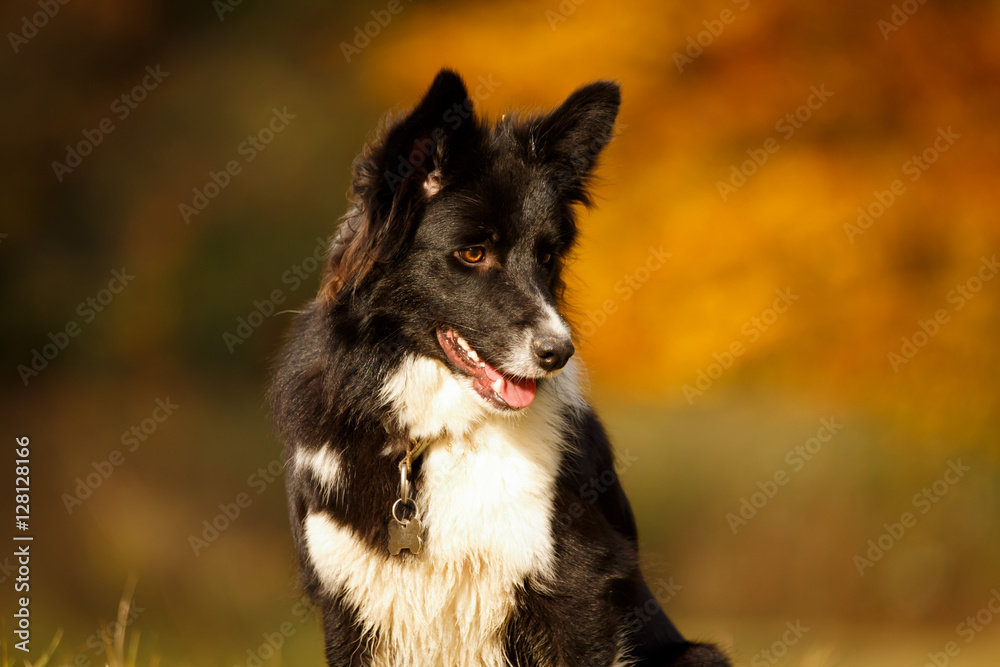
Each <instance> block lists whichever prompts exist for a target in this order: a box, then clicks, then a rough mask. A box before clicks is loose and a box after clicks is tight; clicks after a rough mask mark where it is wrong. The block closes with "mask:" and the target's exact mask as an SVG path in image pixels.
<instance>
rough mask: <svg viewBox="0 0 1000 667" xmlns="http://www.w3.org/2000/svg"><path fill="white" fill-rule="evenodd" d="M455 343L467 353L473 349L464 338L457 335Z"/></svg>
mask: <svg viewBox="0 0 1000 667" xmlns="http://www.w3.org/2000/svg"><path fill="white" fill-rule="evenodd" d="M455 341H456V342H457V343H458V346H459V347H460V348H462V349H463V350H465V351H466V352H468V351H469V350H471V349H472V348H471V347H469V344H468V343H466V342H465V339H464V338H462V337H461V336H458V335H456V336H455Z"/></svg>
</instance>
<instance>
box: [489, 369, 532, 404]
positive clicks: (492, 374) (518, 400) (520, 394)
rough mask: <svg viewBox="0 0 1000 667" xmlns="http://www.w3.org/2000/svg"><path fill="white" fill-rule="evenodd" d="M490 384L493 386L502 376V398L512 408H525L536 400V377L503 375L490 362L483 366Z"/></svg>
mask: <svg viewBox="0 0 1000 667" xmlns="http://www.w3.org/2000/svg"><path fill="white" fill-rule="evenodd" d="M483 370H484V371H486V377H487V379H488V380H489V385H490V387H492V385H493V383H494V382H496V380H497V378H502V384H501V385H500V391H499V392H497V393H499V394H500V398H502V399H503V400H504V402H505V403H506V404H507V405H509V406H510V407H512V408H524V407H527V406H529V405H531V402H532V401H533V400H535V379H534V378H513V377H509V376H507V375H501V374H500V372H499V371H497V369H495V368H493V367H492V366H490V365H489V364H486V365H485V366H483Z"/></svg>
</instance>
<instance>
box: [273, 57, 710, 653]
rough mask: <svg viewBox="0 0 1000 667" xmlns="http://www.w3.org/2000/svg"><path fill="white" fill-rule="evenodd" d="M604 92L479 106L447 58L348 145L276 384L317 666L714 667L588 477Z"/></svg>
mask: <svg viewBox="0 0 1000 667" xmlns="http://www.w3.org/2000/svg"><path fill="white" fill-rule="evenodd" d="M619 102H620V94H619V87H618V85H617V84H616V83H613V82H609V81H597V82H594V83H591V84H589V85H586V86H583V87H582V88H579V89H578V90H577V91H576V92H574V93H573V94H572V95H570V96H569V98H567V99H566V101H565V102H563V103H562V104H561V105H560V106H559V107H558V108H556V109H555V110H553V111H551V112H549V113H538V114H513V113H510V114H507V115H504V116H501V117H500V119H499V120H497V121H495V122H491V121H488V120H486V119H484V118H482V117H481V116H479V115H477V114H476V113H475V111H474V110H473V103H472V100H471V99H470V97H469V95H468V93H467V90H466V87H465V85H464V83H463V82H462V80H461V78H459V76H458V75H457V74H455V73H454V72H451V71H448V70H442V71H441V72H440V73H439V74H438V75H437V77H436V78H435V79H434V82H433V84H432V85H431V87H430V89H429V91H428V92H427V94H426V95H425V96H424V98H423V99H422V100H421V101H420V103H419V104H418V105H417V106H416V107H415V108H414V109H413V110H412V111H410V112H409V113H408V114H404V115H402V116H399V117H396V118H393V119H390V120H388V121H387V122H386V123H385V124H384V127H383V129H382V131H381V132H380V133H379V134H378V136H377V137H376V138H375V139H374V141H372V142H371V143H370V144H369V145H368V146H367V147H366V148H365V150H364V151H363V153H362V154H361V155H360V156H359V157H358V158H357V160H356V161H355V163H354V179H353V183H352V189H351V202H352V206H351V209H350V210H349V212H348V213H347V215H346V216H345V217H344V220H343V221H342V223H341V225H340V227H339V229H338V231H337V234H336V236H335V238H334V241H333V244H332V248H331V251H330V259H329V263H328V265H327V266H326V269H325V274H324V278H323V281H322V286H321V289H320V292H319V295H318V296H317V297H316V299H315V300H314V301H312V302H311V303H310V304H309V305H308V307H307V308H306V309H305V310H304V311H303V312H302V313H301V314H300V315H298V316H297V317H296V319H295V322H294V325H293V327H292V329H291V332H290V336H289V339H288V342H287V344H286V347H285V349H284V352H283V353H282V356H281V359H280V362H279V364H278V369H277V372H276V375H275V378H274V383H273V387H272V406H273V414H274V420H275V425H276V428H277V430H278V433H279V435H280V437H281V438H282V440H283V441H284V443H285V451H286V455H287V488H288V499H289V509H290V513H291V524H292V532H293V534H294V539H295V544H296V547H297V550H298V555H299V561H300V567H301V573H302V581H303V585H304V587H305V588H306V590H307V591H308V593H309V594H310V595H311V597H312V599H313V600H314V601H315V602H316V604H317V605H318V606H319V607H320V608H321V611H322V615H323V625H324V634H325V638H326V660H327V662H328V664H330V665H387V666H388V665H392V666H403V665H421V666H446V667H451V666H453V665H489V666H500V665H524V666H527V665H537V666H539V667H541V666H556V665H559V666H563V665H564V666H567V667H578V666H580V665H592V666H597V665H601V666H610V665H623V666H624V665H676V666H720V667H721V666H725V665H728V664H729V662H728V660H727V659H726V658H725V657H724V656H723V654H722V653H720V652H719V651H718V650H717V649H715V648H713V647H711V646H709V645H705V644H698V643H693V642H688V641H686V640H685V639H684V638H683V637H682V636H681V635H680V633H679V632H678V631H677V630H676V629H675V628H674V626H673V625H672V624H671V622H670V621H669V620H668V619H667V617H666V615H665V614H664V613H663V612H662V610H661V609H660V607H659V604H658V603H657V601H656V599H655V598H654V596H653V595H652V593H651V591H650V589H649V587H648V586H647V585H646V583H645V582H644V580H643V577H642V574H641V572H640V570H639V556H638V548H637V536H636V526H635V521H634V519H633V517H632V510H631V509H630V506H629V503H628V500H627V499H626V497H625V494H624V492H623V491H622V488H621V486H620V484H619V483H618V481H617V479H615V481H614V482H613V483H612V484H610V485H606V484H602V485H601V487H600V488H602V489H604V491H603V492H602V493H600V494H588V493H586V491H587V489H588V488H592V487H593V482H594V481H595V480H598V479H600V480H601V481H602V482H604V481H606V480H607V479H608V477H609V476H613V474H614V460H613V456H612V451H611V446H610V445H609V443H608V438H607V436H606V434H605V432H604V429H603V427H602V426H601V423H600V422H599V421H598V419H597V417H596V416H595V414H594V411H593V409H592V408H591V407H590V406H589V405H588V404H587V402H586V401H585V399H584V397H583V396H582V394H581V389H580V380H579V376H580V368H579V366H578V364H577V363H576V359H574V358H573V352H574V349H573V342H572V334H571V330H570V328H569V326H567V324H566V321H565V319H564V318H563V316H562V315H561V314H560V305H561V302H562V293H563V281H562V279H561V273H562V271H563V265H564V262H565V261H566V256H567V253H568V252H569V251H570V249H571V248H572V247H573V242H574V240H575V238H576V235H577V226H576V222H575V215H574V208H575V207H576V205H578V204H583V205H589V204H590V196H589V194H588V190H587V185H588V181H589V180H590V178H591V174H592V172H593V170H594V166H595V162H596V159H597V156H598V154H599V153H600V152H601V151H602V150H603V149H604V147H605V146H606V145H607V143H608V142H609V141H610V139H611V137H612V133H613V129H614V123H615V118H616V116H617V115H618V106H619ZM594 495H596V498H595V497H594Z"/></svg>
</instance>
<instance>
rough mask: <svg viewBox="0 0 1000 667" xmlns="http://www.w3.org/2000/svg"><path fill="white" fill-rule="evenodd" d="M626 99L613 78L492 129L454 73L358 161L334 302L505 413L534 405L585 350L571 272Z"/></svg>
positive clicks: (334, 275)
mask: <svg viewBox="0 0 1000 667" xmlns="http://www.w3.org/2000/svg"><path fill="white" fill-rule="evenodd" d="M482 90H483V88H482V87H481V88H480V89H479V91H480V92H481V91H482ZM619 103H620V93H619V88H618V85H617V84H615V83H612V82H607V81H599V82H595V83H591V84H589V85H587V86H584V87H582V88H580V89H578V90H577V91H576V92H574V93H573V94H572V95H570V96H569V98H567V99H566V101H565V102H563V103H562V104H561V105H560V106H559V107H558V108H556V109H555V110H553V111H552V112H550V113H547V114H536V115H530V116H519V115H514V114H508V115H506V116H504V117H501V119H500V120H499V121H497V122H496V123H491V122H487V121H485V120H483V119H481V118H480V117H478V116H477V115H476V113H475V112H474V109H473V100H472V99H471V98H470V96H469V94H468V92H467V90H466V87H465V85H464V84H463V82H462V80H461V79H460V78H459V77H458V75H456V74H455V73H454V72H451V71H448V70H442V71H441V72H440V73H439V74H438V75H437V77H436V78H435V79H434V82H433V84H432V85H431V87H430V90H429V91H428V92H427V94H426V95H425V96H424V98H423V100H422V101H421V102H420V103H419V104H418V105H417V106H416V107H415V108H414V109H413V110H412V111H411V112H409V113H408V114H407V115H405V116H403V117H400V118H398V119H396V120H394V121H392V122H390V123H389V124H388V125H387V127H386V129H385V130H384V131H383V132H382V133H381V134H380V136H379V138H377V139H376V140H375V141H374V142H372V143H371V144H370V145H369V146H368V147H367V148H366V150H365V152H364V153H363V154H362V155H361V156H360V157H359V158H358V159H357V161H356V162H355V176H354V182H353V186H352V194H353V200H354V209H353V210H352V211H351V212H350V213H349V214H348V216H347V218H346V219H345V221H344V222H343V223H342V224H341V227H340V230H339V231H338V235H337V238H336V240H335V242H334V247H333V250H332V253H331V258H330V264H329V266H328V267H327V273H326V277H325V279H324V284H323V289H322V294H321V296H322V297H323V298H325V299H326V300H327V301H329V302H330V303H331V304H334V307H335V306H336V305H338V304H339V305H344V306H345V307H347V306H348V305H349V304H350V303H352V302H358V301H363V302H364V303H365V308H366V310H367V311H369V312H368V317H369V319H370V320H372V321H377V322H378V323H379V324H378V326H380V327H381V328H382V329H383V330H386V331H390V330H395V335H393V336H392V338H393V340H403V341H405V343H404V345H405V346H406V347H408V348H411V351H413V352H415V353H417V354H421V355H424V356H429V357H433V358H436V359H438V360H440V361H441V362H443V363H445V364H446V365H447V366H448V367H449V368H450V369H451V370H452V372H453V373H455V374H457V375H459V376H462V377H467V378H469V379H470V380H471V385H472V387H473V388H474V389H476V391H478V392H479V394H480V395H481V396H482V397H483V398H484V399H485V400H486V401H487V403H488V404H490V405H492V406H493V407H495V408H498V409H517V408H522V407H525V406H527V405H528V404H530V403H531V401H532V399H533V398H534V395H535V384H536V381H537V380H538V379H541V378H545V377H546V376H549V375H551V374H553V373H556V372H557V371H558V370H559V369H561V368H562V367H563V366H564V365H565V364H566V362H567V361H568V360H569V358H570V356H571V355H572V354H573V351H574V350H573V342H572V339H571V335H570V330H569V327H567V325H566V323H565V321H564V320H563V318H562V316H561V315H560V314H559V305H560V301H561V296H562V285H563V283H562V280H561V278H560V273H561V271H562V268H563V262H564V260H565V257H566V254H567V252H568V251H569V249H570V248H571V247H572V245H573V242H574V240H575V238H576V234H577V230H576V224H575V220H574V211H573V208H574V205H575V204H578V203H583V204H589V203H590V199H589V197H588V194H587V183H588V181H589V179H590V176H591V174H592V171H593V168H594V164H595V161H596V159H597V156H598V154H599V153H600V152H601V150H603V149H604V147H605V146H606V145H607V143H608V141H609V140H610V139H611V136H612V131H613V127H614V122H615V118H616V116H617V114H618V106H619ZM373 311H377V314H375V313H373Z"/></svg>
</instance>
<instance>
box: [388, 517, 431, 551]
mask: <svg viewBox="0 0 1000 667" xmlns="http://www.w3.org/2000/svg"><path fill="white" fill-rule="evenodd" d="M422 529H423V527H422V526H421V525H420V519H417V518H416V517H414V518H412V519H409V520H408V521H396V519H392V520H390V521H389V553H390V554H392V555H393V556H398V555H399V552H400V551H402V550H403V549H409V550H410V553H411V554H418V553H420V550H421V549H422V548H423V546H424V540H423V538H421V537H420V532H421V530H422Z"/></svg>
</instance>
